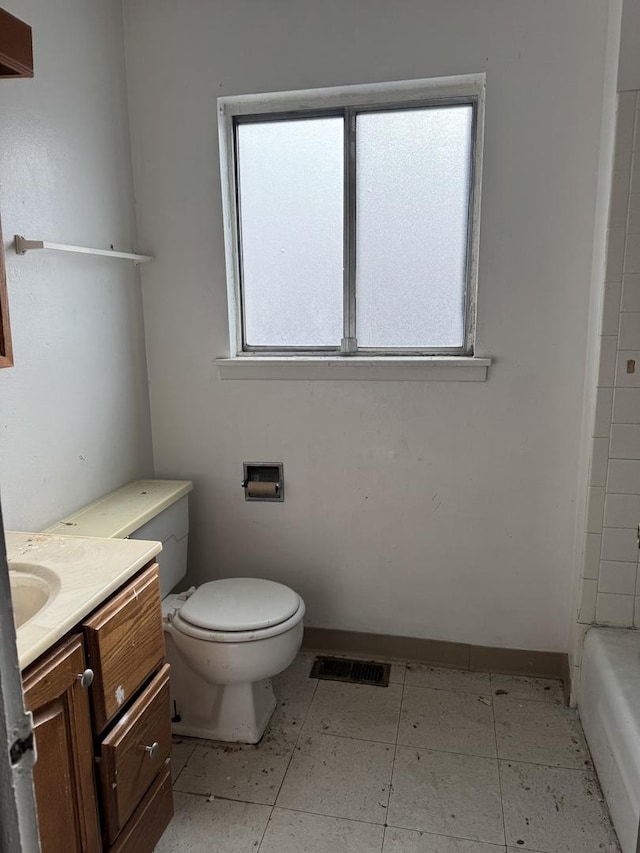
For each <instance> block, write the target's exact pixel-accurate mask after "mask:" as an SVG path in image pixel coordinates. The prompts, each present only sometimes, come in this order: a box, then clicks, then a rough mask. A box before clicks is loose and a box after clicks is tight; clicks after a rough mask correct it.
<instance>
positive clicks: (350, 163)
mask: <svg viewBox="0 0 640 853" xmlns="http://www.w3.org/2000/svg"><path fill="white" fill-rule="evenodd" d="M343 228H344V335H343V338H342V342H341V346H340V349H341V351H342V353H343V354H347V355H348V354H350V353H355V352H357V351H358V340H357V337H356V115H355V112H354V110H352V109H349V108H347V109H345V112H344V222H343Z"/></svg>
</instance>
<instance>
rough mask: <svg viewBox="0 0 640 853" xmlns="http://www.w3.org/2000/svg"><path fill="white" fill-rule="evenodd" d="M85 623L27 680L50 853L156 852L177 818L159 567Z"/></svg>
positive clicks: (38, 800) (45, 837) (36, 780)
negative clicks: (158, 843)
mask: <svg viewBox="0 0 640 853" xmlns="http://www.w3.org/2000/svg"><path fill="white" fill-rule="evenodd" d="M80 627H81V629H82V631H83V634H84V636H82V635H80V634H74V635H73V636H71V637H69V638H67V639H65V640H63V641H62V642H61V643H60V644H59V645H58V646H56V647H55V648H54V649H53V651H51V652H49V653H48V654H46V655H45V656H44V658H43V659H42V660H41V661H38V662H36V663H35V664H33V665H32V666H31V667H30V668H29V669H28V670H27V671H26V672H25V674H24V675H23V689H24V693H25V704H26V706H27V709H28V710H30V711H32V712H33V715H34V724H35V742H36V749H37V762H36V764H35V767H34V786H35V792H36V803H37V809H38V820H39V824H40V835H41V842H42V853H75V851H77V853H101V851H110V853H152V851H153V849H154V847H155V846H156V844H157V842H158V840H159V839H160V836H161V835H162V833H163V832H164V830H165V828H166V827H167V824H168V823H169V821H170V820H171V818H172V816H173V797H172V791H171V772H170V764H169V761H170V753H171V707H170V705H171V702H170V693H169V671H170V667H169V664H168V663H166V660H165V646H164V634H163V631H162V610H161V602H160V578H159V569H158V566H157V564H152V565H151V566H148V567H147V568H145V569H143V570H142V571H141V572H140V573H139V574H138V575H137V576H135V577H134V578H133V579H132V580H130V581H129V582H128V583H127V584H126V585H125V586H124V587H123V588H122V589H121V590H120V591H119V592H116V593H115V594H114V595H113V596H112V597H111V598H110V599H108V600H107V601H106V602H105V603H104V604H103V605H101V606H100V607H99V608H98V609H97V610H96V611H95V612H94V613H93V614H91V615H90V616H89V617H88V618H87V619H86V620H85V621H84V623H83V624H82V626H80ZM87 668H90V670H92V672H93V676H94V678H93V683H91V684H90V685H89V684H88V681H89V680H90V679H87V677H86V673H85V669H87ZM83 673H85V678H84V679H83V678H82V675H83ZM83 683H84V684H85V685H86V686H85V687H83V686H82V685H83ZM92 720H93V723H92Z"/></svg>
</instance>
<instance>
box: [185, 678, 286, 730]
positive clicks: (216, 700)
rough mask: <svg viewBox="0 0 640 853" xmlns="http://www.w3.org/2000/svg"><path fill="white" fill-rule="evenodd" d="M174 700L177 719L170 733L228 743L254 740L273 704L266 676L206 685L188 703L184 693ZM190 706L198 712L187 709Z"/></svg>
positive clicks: (274, 699)
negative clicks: (247, 680) (195, 698)
mask: <svg viewBox="0 0 640 853" xmlns="http://www.w3.org/2000/svg"><path fill="white" fill-rule="evenodd" d="M172 678H173V674H172ZM176 686H177V685H176ZM174 692H175V691H174ZM185 700H186V701H185ZM175 702H176V709H177V711H178V714H179V716H180V718H181V719H180V722H177V721H176V722H172V724H171V728H172V731H173V733H174V734H177V735H185V736H186V737H199V738H206V739H207V740H221V741H226V742H228V743H258V741H259V740H260V739H261V737H262V735H263V734H264V731H265V729H266V728H267V725H268V723H269V720H270V719H271V715H272V714H273V712H274V710H275V707H276V697H275V695H274V692H273V687H272V686H271V681H270V679H266V680H265V681H256V682H253V683H245V684H224V685H215V686H214V685H211V684H207V685H206V691H205V692H204V693H203V692H202V689H200V690H199V691H198V701H197V702H195V703H192V702H190V701H188V699H186V697H184V696H182V697H181V701H179V700H178V699H177V698H175ZM194 707H195V708H198V709H199V712H196V713H193V712H192V711H190V710H189V709H191V708H194Z"/></svg>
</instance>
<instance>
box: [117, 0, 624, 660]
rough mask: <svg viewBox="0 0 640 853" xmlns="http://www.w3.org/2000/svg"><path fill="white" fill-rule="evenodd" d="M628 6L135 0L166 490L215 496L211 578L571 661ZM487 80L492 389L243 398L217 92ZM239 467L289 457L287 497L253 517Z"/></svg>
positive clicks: (363, 619) (208, 550)
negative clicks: (598, 292)
mask: <svg viewBox="0 0 640 853" xmlns="http://www.w3.org/2000/svg"><path fill="white" fill-rule="evenodd" d="M607 13H608V4H605V3H602V2H600V0H587V2H585V0H561V1H560V2H555V3H538V2H532V0H514V2H509V3H506V2H502V0H458V2H455V3H451V2H450V0H431V2H429V3H424V2H421V0H402V1H401V2H398V3H393V4H390V3H387V2H383V0H368V2H364V0H349V1H348V2H344V0H327V2H324V3H315V2H312V0H304V1H303V2H301V0H271V2H267V3H265V2H259V0H235V2H231V0H219V2H208V1H207V0H189V2H177V0H163V2H161V3H158V2H157V0H155V2H152V0H125V44H126V52H127V70H128V86H129V105H130V121H131V129H132V147H133V160H134V179H135V185H136V195H137V199H138V203H139V207H138V227H139V233H140V238H141V242H142V244H143V245H145V246H149V247H150V248H152V249H153V250H154V251H155V252H156V255H157V261H156V262H155V263H154V264H153V266H149V267H148V268H146V269H144V270H143V295H144V307H145V323H146V329H147V357H148V362H149V371H150V383H151V406H152V417H153V424H154V455H155V464H156V473H157V474H158V476H180V477H183V476H188V477H192V478H193V479H194V480H195V486H196V488H195V492H194V493H193V500H192V536H191V544H192V548H191V576H192V579H193V580H194V581H196V582H197V581H201V580H204V579H207V578H211V577H214V576H221V575H226V574H231V575H234V574H235V575H242V574H247V573H255V574H259V575H265V576H269V577H272V578H275V579H279V580H282V581H284V582H286V583H289V584H291V585H292V586H294V587H295V588H296V589H298V590H299V591H300V592H301V593H302V595H303V596H304V597H305V599H306V601H307V605H308V619H307V622H308V624H311V625H315V626H323V627H338V628H346V629H353V630H362V631H377V632H380V633H391V634H406V635H413V636H421V637H430V638H439V639H447V640H457V641H467V642H472V643H481V644H491V645H500V646H508V647H521V648H535V649H558V650H565V649H566V648H567V644H568V631H569V622H570V619H569V613H570V592H571V572H572V559H573V552H572V546H573V543H574V532H575V526H576V525H575V521H576V492H577V483H578V478H579V462H580V460H579V453H578V444H579V437H580V425H581V412H582V405H583V391H584V382H585V370H584V361H585V352H586V329H587V316H588V310H589V293H590V282H591V273H592V269H591V264H592V254H593V239H594V222H595V219H594V217H595V209H596V190H597V186H596V174H597V170H598V166H599V148H600V142H601V129H602V128H601V123H602V116H603V87H604V84H603V81H604V79H605V66H606V63H607V61H612V62H615V61H616V60H617V57H613V58H611V57H609V60H608V59H607V55H606V54H607V51H606V44H607ZM477 71H486V72H487V111H486V137H485V168H484V187H483V197H482V228H481V232H482V233H481V250H480V275H479V304H478V354H480V355H491V356H493V357H494V358H495V365H494V366H493V368H492V369H491V372H490V377H489V381H488V382H487V383H484V384H481V383H478V384H476V383H472V384H466V383H455V382H449V383H446V382H445V383H438V382H427V383H413V382H406V383H402V382H397V383H396V382H379V383H376V382H344V383H342V384H340V383H338V382H304V381H299V382H287V381H279V382H276V381H271V382H269V381H263V382H258V381H253V382H240V381H237V382H233V381H227V382H224V383H223V382H221V380H220V379H219V377H218V373H217V369H216V368H215V366H214V358H215V357H216V356H220V355H225V354H227V353H228V336H227V318H226V296H225V279H224V255H223V240H222V222H221V207H220V184H219V176H218V165H217V136H216V133H217V131H216V97H218V96H219V95H229V94H239V93H248V92H260V91H278V90H288V89H296V88H305V87H315V86H331V85H339V84H349V83H361V82H369V81H384V80H396V79H403V78H407V79H409V78H418V77H429V76H440V75H448V74H462V73H468V72H477ZM599 239H602V235H599ZM243 460H249V461H255V460H264V461H268V460H274V461H275V460H278V461H280V460H281V461H283V462H284V467H285V480H286V487H287V500H286V502H285V504H284V505H278V504H255V503H245V501H244V500H243V495H242V490H241V488H240V479H241V473H242V462H243ZM579 511H580V512H581V511H582V507H580V508H579ZM578 526H579V525H578Z"/></svg>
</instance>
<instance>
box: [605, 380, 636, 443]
mask: <svg viewBox="0 0 640 853" xmlns="http://www.w3.org/2000/svg"><path fill="white" fill-rule="evenodd" d="M600 390H607V389H600ZM598 393H600V391H598ZM611 419H612V421H613V423H616V424H637V423H640V388H616V389H615V391H614V392H613V415H612V418H611ZM607 435H609V433H608V432H607Z"/></svg>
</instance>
